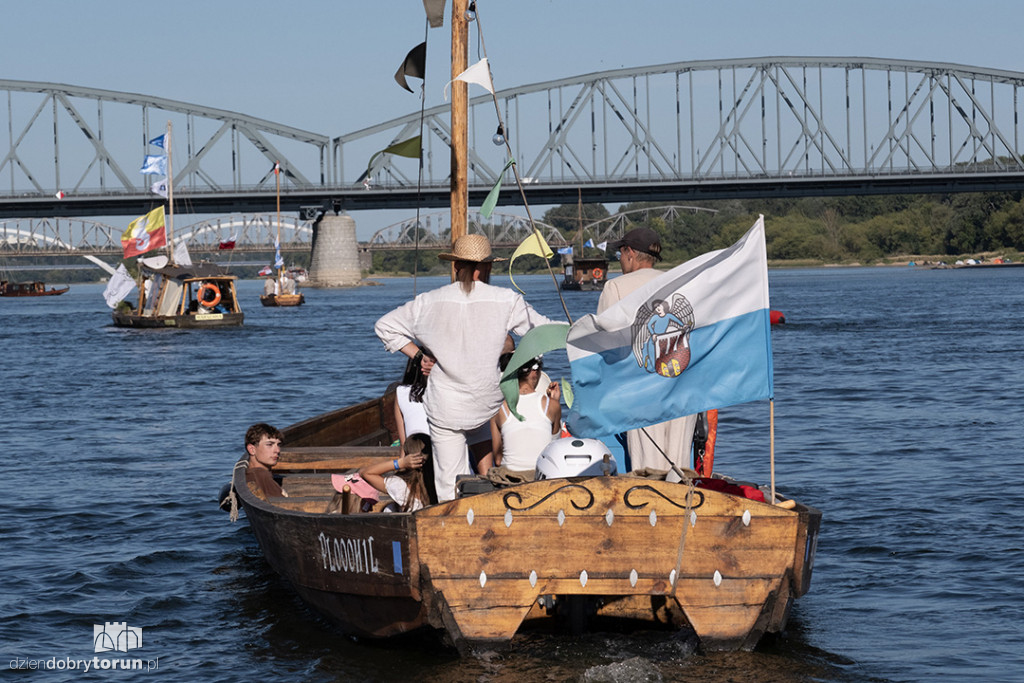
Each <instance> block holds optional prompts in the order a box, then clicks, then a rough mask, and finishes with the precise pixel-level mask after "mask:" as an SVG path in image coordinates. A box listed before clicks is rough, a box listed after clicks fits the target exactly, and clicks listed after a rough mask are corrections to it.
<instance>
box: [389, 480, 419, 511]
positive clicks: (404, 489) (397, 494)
mask: <svg viewBox="0 0 1024 683" xmlns="http://www.w3.org/2000/svg"><path fill="white" fill-rule="evenodd" d="M384 488H385V489H387V492H388V495H389V496H391V500H393V501H395V504H396V506H397V507H396V508H395V511H398V510H401V509H402V506H403V505H405V501H407V500H408V499H409V485H408V484H406V483H405V480H404V479H402V478H401V477H396V476H395V475H393V474H392V475H388V476H386V477H384ZM422 507H423V503H421V502H420V501H418V500H417V501H416V502H415V503H413V504H412V509H411V510H409V512H415V511H416V510H419V509H420V508H422Z"/></svg>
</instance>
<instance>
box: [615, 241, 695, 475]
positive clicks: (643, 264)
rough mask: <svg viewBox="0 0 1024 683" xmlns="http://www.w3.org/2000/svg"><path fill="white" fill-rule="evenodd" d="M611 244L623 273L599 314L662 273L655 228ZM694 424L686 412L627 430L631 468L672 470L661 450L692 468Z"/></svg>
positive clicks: (692, 418) (673, 460) (693, 418)
mask: <svg viewBox="0 0 1024 683" xmlns="http://www.w3.org/2000/svg"><path fill="white" fill-rule="evenodd" d="M608 246H609V248H611V250H612V251H618V252H619V263H620V265H621V266H622V276H621V277H617V278H613V279H609V280H608V281H607V282H606V283H605V284H604V289H603V290H602V291H601V298H600V299H598V302H597V312H598V314H600V313H603V312H604V311H605V310H606V309H608V308H610V307H611V306H614V305H615V304H617V303H618V302H619V301H621V300H622V299H623V298H625V297H626V296H627V295H629V294H632V293H633V292H635V291H636V290H637V289H639V288H640V287H642V286H644V285H645V284H647V283H648V282H650V281H651V280H653V279H654V278H656V277H658V276H659V275H661V271H659V270H656V269H655V268H654V264H655V263H657V262H658V261H660V260H661V237H660V236H659V235H658V233H656V232H655V231H654V230H651V229H650V228H634V229H632V230H630V231H629V232H627V233H626V234H625V235H623V237H622V239H620V240H616V241H614V242H612V243H610V244H609V245H608ZM695 423H696V415H687V416H685V417H680V418H676V419H675V420H669V421H668V422H662V423H660V424H656V425H651V426H649V427H644V428H643V429H642V430H640V429H634V430H631V431H629V432H626V442H627V443H626V448H627V451H628V453H629V459H630V462H631V466H632V469H633V470H642V469H656V470H667V469H669V464H668V462H667V461H666V460H665V457H664V456H663V455H662V452H664V453H665V455H667V456H668V457H669V458H670V459H671V460H672V462H673V463H675V464H676V465H677V466H679V467H690V468H692V467H693V465H692V462H691V457H690V449H691V448H692V442H693V427H694V424H695ZM659 448H660V450H659Z"/></svg>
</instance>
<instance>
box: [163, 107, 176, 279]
mask: <svg viewBox="0 0 1024 683" xmlns="http://www.w3.org/2000/svg"><path fill="white" fill-rule="evenodd" d="M164 147H165V148H166V150H167V254H168V257H169V259H170V262H171V265H172V266H173V265H175V263H174V181H173V180H172V178H173V171H174V166H173V165H172V163H171V122H170V121H168V122H167V137H166V138H165V141H164Z"/></svg>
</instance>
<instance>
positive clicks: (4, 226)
mask: <svg viewBox="0 0 1024 683" xmlns="http://www.w3.org/2000/svg"><path fill="white" fill-rule="evenodd" d="M709 211H712V210H711V209H705V208H700V207H695V206H678V205H669V206H658V207H651V208H645V209H635V210H632V211H626V212H622V213H617V214H614V215H612V216H609V217H607V218H603V219H601V220H598V221H594V222H592V223H589V224H586V225H582V226H580V227H579V228H578V231H577V232H574V233H573V234H571V235H569V236H566V235H564V234H563V233H562V232H561V231H559V230H558V228H556V227H554V226H552V225H548V224H547V223H543V222H541V221H535V223H536V225H537V227H538V229H539V230H540V231H541V234H542V235H543V236H544V239H545V240H546V241H547V243H548V245H550V246H551V247H552V248H559V247H565V246H570V245H577V246H578V245H579V244H581V243H582V242H584V241H585V240H592V241H593V243H594V244H600V243H602V242H606V241H611V240H614V239H617V238H619V237H621V236H622V235H623V234H624V233H625V232H626V231H628V230H629V229H630V227H631V226H633V225H635V224H637V223H643V222H646V221H648V220H649V219H651V218H660V219H662V220H663V221H674V220H676V219H678V218H679V217H681V216H685V215H686V214H692V213H697V212H709ZM450 218H451V214H450V213H449V212H447V211H437V212H433V213H429V214H424V215H422V216H420V217H418V218H411V219H408V220H405V221H401V222H399V223H396V224H394V225H391V226H388V227H386V228H382V229H381V230H378V231H377V232H376V233H375V234H374V235H373V236H372V237H371V238H370V239H369V241H367V242H365V243H360V244H359V249H360V250H363V251H376V250H407V249H425V250H426V249H447V248H448V247H450V246H451V238H450V235H451V225H450ZM417 227H418V228H419V229H418V230H417ZM123 230H124V229H123V228H120V227H114V226H111V225H106V224H104V223H98V222H95V221H91V220H87V219H67V218H44V219H27V218H21V219H8V220H0V258H3V259H5V260H11V259H19V260H21V259H26V260H28V259H31V258H33V257H41V256H86V255H89V256H116V257H120V256H121V254H122V253H123V252H122V248H121V233H122V232H123ZM313 231H314V226H313V224H312V222H311V221H307V220H302V219H300V218H297V217H295V216H285V215H282V216H281V231H280V232H281V251H282V252H308V251H309V250H310V248H311V246H312V238H313ZM469 231H470V232H471V233H480V234H483V235H487V237H488V238H489V239H490V241H491V243H492V244H493V245H494V246H495V247H496V248H513V247H516V246H518V245H519V244H520V243H521V242H522V241H523V240H524V239H526V238H527V237H528V236H529V235H530V234H531V232H532V227H531V224H530V221H529V219H528V218H526V217H524V216H519V215H512V214H504V213H497V212H496V213H494V214H492V215H491V216H490V217H489V218H484V217H483V216H481V215H480V214H473V215H471V216H470V226H469ZM277 234H278V223H277V217H276V215H274V214H256V215H229V216H222V217H218V218H212V219H207V220H203V221H200V222H198V223H193V224H192V225H187V226H184V227H179V228H176V229H175V231H174V235H173V241H174V243H175V244H177V243H180V242H184V243H185V244H186V245H187V246H188V250H189V253H191V254H210V253H218V252H221V250H220V244H221V243H222V242H225V241H228V240H231V241H233V242H234V244H235V246H234V249H233V250H232V251H233V252H234V253H242V254H254V253H261V254H266V253H267V252H272V251H273V250H274V240H275V239H276V238H277ZM417 236H418V237H417ZM223 253H224V252H221V254H222V255H223Z"/></svg>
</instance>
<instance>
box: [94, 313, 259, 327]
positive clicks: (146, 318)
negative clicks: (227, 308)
mask: <svg viewBox="0 0 1024 683" xmlns="http://www.w3.org/2000/svg"><path fill="white" fill-rule="evenodd" d="M113 317H114V325H115V326H117V327H136V328H146V329H155V328H163V327H181V328H189V329H191V328H203V327H238V326H239V325H241V324H242V323H243V322H244V320H245V314H244V313H206V314H192V315H137V314H135V313H120V312H117V311H115V312H114V314H113Z"/></svg>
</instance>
